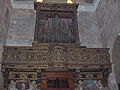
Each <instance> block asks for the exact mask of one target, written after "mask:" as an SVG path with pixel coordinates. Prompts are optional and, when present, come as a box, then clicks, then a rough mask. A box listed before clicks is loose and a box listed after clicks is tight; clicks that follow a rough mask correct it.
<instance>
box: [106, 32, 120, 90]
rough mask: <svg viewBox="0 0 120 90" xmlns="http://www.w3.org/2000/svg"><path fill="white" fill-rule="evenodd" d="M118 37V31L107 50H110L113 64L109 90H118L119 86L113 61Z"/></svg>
mask: <svg viewBox="0 0 120 90" xmlns="http://www.w3.org/2000/svg"><path fill="white" fill-rule="evenodd" d="M117 37H118V31H116V33H113V34H112V35H111V36H110V38H109V40H108V43H107V47H106V48H110V50H109V53H110V60H111V63H112V72H111V73H110V75H109V78H108V86H109V90H113V89H115V90H118V85H117V82H116V81H117V78H116V76H115V71H114V66H115V65H114V63H113V62H114V59H113V48H114V44H115V41H116V38H117Z"/></svg>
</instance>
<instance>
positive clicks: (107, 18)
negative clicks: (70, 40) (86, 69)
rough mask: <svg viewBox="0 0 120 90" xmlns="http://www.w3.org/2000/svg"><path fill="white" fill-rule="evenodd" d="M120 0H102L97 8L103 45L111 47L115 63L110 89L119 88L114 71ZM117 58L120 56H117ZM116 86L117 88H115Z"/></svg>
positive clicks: (112, 59)
mask: <svg viewBox="0 0 120 90" xmlns="http://www.w3.org/2000/svg"><path fill="white" fill-rule="evenodd" d="M119 4H120V1H119V0H101V1H100V3H99V5H98V8H97V10H96V16H97V20H98V23H99V24H98V25H99V32H100V33H101V41H102V47H105V48H110V56H111V62H112V63H113V65H112V66H113V67H112V71H113V72H112V73H111V74H110V77H109V81H110V82H109V84H110V85H109V86H110V90H117V87H116V80H117V79H118V78H117V77H115V74H116V73H114V69H115V68H114V67H116V66H115V65H114V60H115V59H114V58H113V53H112V52H113V46H114V42H115V39H116V38H117V36H118V35H119V32H120V28H119V24H120V9H119V8H120V5H119ZM117 60H119V58H118V57H117ZM115 87H116V88H115Z"/></svg>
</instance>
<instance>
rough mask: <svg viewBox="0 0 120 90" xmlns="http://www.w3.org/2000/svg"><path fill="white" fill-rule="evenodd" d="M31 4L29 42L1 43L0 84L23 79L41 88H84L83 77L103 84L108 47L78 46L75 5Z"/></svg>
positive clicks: (107, 66) (108, 71)
mask: <svg viewBox="0 0 120 90" xmlns="http://www.w3.org/2000/svg"><path fill="white" fill-rule="evenodd" d="M34 4H35V5H34V7H35V10H36V28H35V35H34V42H33V45H32V46H24V47H23V46H19V47H18V46H4V51H3V62H2V72H3V77H4V87H5V88H10V86H11V85H12V84H15V83H18V82H20V83H22V82H25V84H26V85H27V83H32V84H33V86H34V87H35V89H40V88H41V90H75V89H79V88H80V87H83V88H86V86H85V87H84V84H83V85H81V82H82V83H83V82H86V81H96V82H99V81H101V84H102V85H103V87H104V86H106V85H107V80H108V75H109V73H110V71H111V63H110V56H109V52H108V51H109V49H107V48H86V47H81V46H80V42H79V33H78V26H77V7H78V5H77V4H65V3H39V2H35V3H34ZM26 82H27V83H26ZM20 83H19V84H20ZM23 85H24V84H23ZM87 88H89V87H87ZM85 90H91V89H85ZM92 90H93V89H92ZM94 90H95V89H94Z"/></svg>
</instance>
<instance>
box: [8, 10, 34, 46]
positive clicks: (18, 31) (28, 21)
mask: <svg viewBox="0 0 120 90" xmlns="http://www.w3.org/2000/svg"><path fill="white" fill-rule="evenodd" d="M35 20H36V14H35V11H34V10H33V9H13V10H12V13H11V18H10V25H9V30H8V37H7V42H6V45H7V46H32V42H33V40H34V31H35Z"/></svg>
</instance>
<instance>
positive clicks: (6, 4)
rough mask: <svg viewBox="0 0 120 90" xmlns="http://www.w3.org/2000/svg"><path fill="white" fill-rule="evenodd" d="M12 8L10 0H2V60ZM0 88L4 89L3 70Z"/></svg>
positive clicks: (0, 10) (0, 9) (0, 16)
mask: <svg viewBox="0 0 120 90" xmlns="http://www.w3.org/2000/svg"><path fill="white" fill-rule="evenodd" d="M11 10H12V6H11V3H10V0H0V62H1V61H2V51H3V45H4V44H5V42H6V39H7V34H8V27H9V22H10V15H11ZM0 67H1V64H0ZM0 70H1V69H0ZM0 90H3V77H2V72H0Z"/></svg>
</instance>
